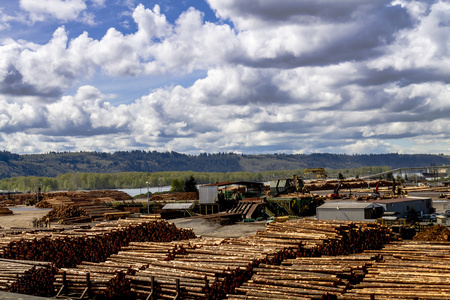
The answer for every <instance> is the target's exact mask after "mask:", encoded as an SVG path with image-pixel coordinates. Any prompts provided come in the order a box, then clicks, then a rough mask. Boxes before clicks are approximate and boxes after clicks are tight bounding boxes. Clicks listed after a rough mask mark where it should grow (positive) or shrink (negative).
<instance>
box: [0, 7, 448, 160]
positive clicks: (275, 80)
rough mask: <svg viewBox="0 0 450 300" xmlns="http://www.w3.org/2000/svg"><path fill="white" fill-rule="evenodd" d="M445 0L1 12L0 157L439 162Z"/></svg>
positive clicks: (444, 101) (443, 146) (443, 128)
mask: <svg viewBox="0 0 450 300" xmlns="http://www.w3.org/2000/svg"><path fill="white" fill-rule="evenodd" d="M449 88H450V0H449V1H432V0H423V1H411V0H408V1H406V0H398V1H387V0H370V1H367V0H340V1H336V0H315V1H311V0H280V1H274V0H245V1H243V0H173V1H172V0H160V1H150V0H146V1H135V0H40V1H35V0H16V1H7V0H2V1H0V150H4V151H10V152H13V153H19V154H28V153H47V152H50V151H55V152H63V151H71V152H77V151H100V152H115V151H131V150H145V151H158V152H166V151H175V152H179V153H185V154H191V155H197V154H200V153H205V152H206V153H218V152H234V153H242V154H270V153H288V154H309V153H338V154H369V153H373V154H380V153H402V154H417V153H431V154H440V153H443V154H450V89H449Z"/></svg>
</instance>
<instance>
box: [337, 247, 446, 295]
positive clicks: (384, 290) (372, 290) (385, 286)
mask: <svg viewBox="0 0 450 300" xmlns="http://www.w3.org/2000/svg"><path fill="white" fill-rule="evenodd" d="M366 252H367V253H370V254H377V255H382V256H383V260H382V261H380V262H377V263H374V264H373V265H372V266H370V267H369V268H367V272H368V273H367V275H366V276H365V278H364V280H363V281H362V282H361V283H360V284H357V285H355V286H354V287H353V289H351V290H348V291H347V293H345V294H344V295H342V296H340V297H339V298H338V299H450V243H448V242H413V241H408V242H405V241H404V242H398V243H393V244H391V245H387V246H386V247H385V248H383V249H381V250H375V251H374V250H372V251H366Z"/></svg>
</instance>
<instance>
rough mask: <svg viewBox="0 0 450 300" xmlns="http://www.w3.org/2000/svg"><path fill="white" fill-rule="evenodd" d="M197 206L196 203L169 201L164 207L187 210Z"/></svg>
mask: <svg viewBox="0 0 450 300" xmlns="http://www.w3.org/2000/svg"><path fill="white" fill-rule="evenodd" d="M194 206H195V203H191V202H189V203H169V204H166V205H165V206H164V207H163V208H162V209H177V210H186V209H192V208H193V207H194Z"/></svg>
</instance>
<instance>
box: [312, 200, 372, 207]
mask: <svg viewBox="0 0 450 300" xmlns="http://www.w3.org/2000/svg"><path fill="white" fill-rule="evenodd" d="M373 207H381V205H379V204H376V203H370V202H355V201H345V202H326V203H324V204H322V205H321V206H319V207H318V208H332V209H366V208H373Z"/></svg>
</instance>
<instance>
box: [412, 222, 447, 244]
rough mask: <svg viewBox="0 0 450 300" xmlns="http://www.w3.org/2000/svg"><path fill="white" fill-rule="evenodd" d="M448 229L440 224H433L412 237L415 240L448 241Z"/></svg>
mask: <svg viewBox="0 0 450 300" xmlns="http://www.w3.org/2000/svg"><path fill="white" fill-rule="evenodd" d="M449 236H450V230H449V229H448V228H446V227H444V226H442V225H434V226H432V227H430V228H428V229H426V230H424V231H422V232H419V233H418V234H416V235H415V236H414V237H413V240H415V241H448V240H449Z"/></svg>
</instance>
